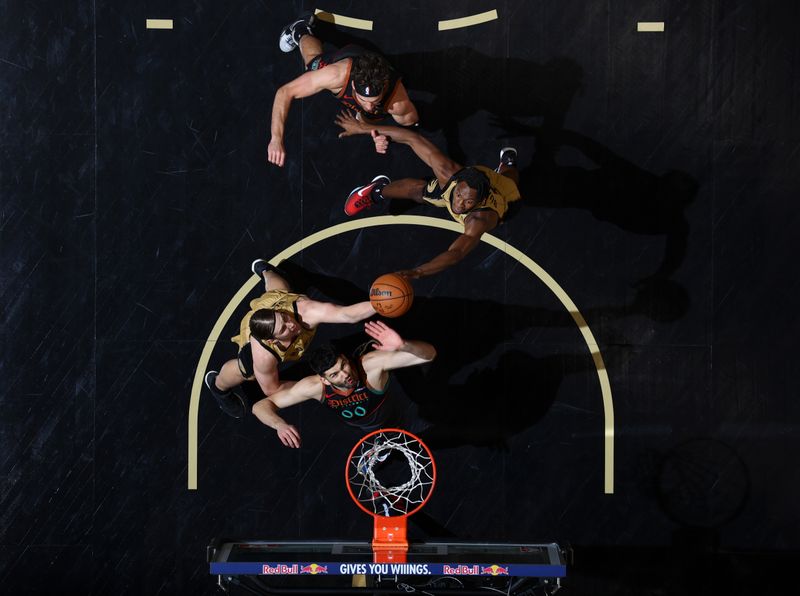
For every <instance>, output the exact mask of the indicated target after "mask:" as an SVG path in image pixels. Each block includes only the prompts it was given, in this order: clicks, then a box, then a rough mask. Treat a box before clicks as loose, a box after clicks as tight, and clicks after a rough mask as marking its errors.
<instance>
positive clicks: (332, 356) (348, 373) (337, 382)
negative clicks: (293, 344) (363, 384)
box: [308, 344, 358, 389]
mask: <svg viewBox="0 0 800 596" xmlns="http://www.w3.org/2000/svg"><path fill="white" fill-rule="evenodd" d="M308 361H309V365H310V366H311V370H313V371H314V372H315V373H317V374H318V375H319V377H320V379H322V382H323V383H324V384H325V385H333V386H334V387H336V388H337V389H353V388H355V386H356V385H357V384H358V374H357V373H356V368H355V366H353V363H352V361H351V360H350V359H349V358H348V357H347V356H345V355H344V354H342V353H340V352H338V351H337V350H336V349H334V347H333V346H332V345H330V344H326V345H324V346H322V347H319V348H317V349H316V350H313V351H312V352H311V353H310V354H309V355H308Z"/></svg>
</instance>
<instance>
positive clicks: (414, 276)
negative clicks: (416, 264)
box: [395, 269, 424, 279]
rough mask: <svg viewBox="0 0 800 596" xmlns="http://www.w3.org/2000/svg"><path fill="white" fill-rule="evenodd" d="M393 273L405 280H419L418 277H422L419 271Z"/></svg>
mask: <svg viewBox="0 0 800 596" xmlns="http://www.w3.org/2000/svg"><path fill="white" fill-rule="evenodd" d="M395 273H396V274H397V275H401V276H403V277H405V278H406V279H419V278H420V277H424V274H423V273H422V271H420V270H419V269H403V270H402V271H395Z"/></svg>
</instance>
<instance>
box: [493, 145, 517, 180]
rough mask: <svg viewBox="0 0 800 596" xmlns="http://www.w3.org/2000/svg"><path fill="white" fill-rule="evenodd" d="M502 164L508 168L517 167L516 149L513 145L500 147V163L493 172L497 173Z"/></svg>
mask: <svg viewBox="0 0 800 596" xmlns="http://www.w3.org/2000/svg"><path fill="white" fill-rule="evenodd" d="M502 166H506V167H509V168H515V167H517V150H516V149H514V148H513V147H503V148H502V149H500V163H499V164H498V166H497V167H496V168H495V169H494V171H495V172H497V173H498V174H499V173H500V168H501V167H502Z"/></svg>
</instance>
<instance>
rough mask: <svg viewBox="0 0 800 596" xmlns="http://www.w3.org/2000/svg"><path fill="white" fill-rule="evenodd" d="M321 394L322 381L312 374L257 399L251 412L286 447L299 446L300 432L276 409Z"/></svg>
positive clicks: (317, 396)
mask: <svg viewBox="0 0 800 596" xmlns="http://www.w3.org/2000/svg"><path fill="white" fill-rule="evenodd" d="M321 394H322V383H321V382H320V380H319V377H317V376H315V375H312V376H310V377H306V378H305V379H303V380H301V381H298V382H297V383H295V384H294V385H293V386H292V387H290V388H289V389H283V390H281V391H278V392H277V393H275V394H273V395H270V396H269V397H265V398H264V399H262V400H260V401H257V402H256V403H255V404H254V405H253V414H255V416H256V418H258V419H259V420H260V421H261V423H262V424H266V425H267V426H269V427H270V428H272V429H275V431H276V432H277V433H278V438H279V439H280V441H281V443H283V444H284V445H286V446H287V447H292V448H295V449H296V448H298V447H300V433H299V432H298V430H297V428H296V427H295V426H293V425H291V424H289V423H288V422H286V421H285V420H284V419H283V418H281V417H280V416H279V415H278V411H279V410H281V409H283V408H288V407H289V406H293V405H295V404H299V403H301V402H304V401H307V400H309V399H319V397H320V395H321Z"/></svg>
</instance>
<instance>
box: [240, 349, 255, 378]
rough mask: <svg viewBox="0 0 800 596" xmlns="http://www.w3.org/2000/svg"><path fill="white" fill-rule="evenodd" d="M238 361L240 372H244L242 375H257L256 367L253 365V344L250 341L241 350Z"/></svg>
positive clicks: (247, 376) (245, 376) (251, 376)
mask: <svg viewBox="0 0 800 596" xmlns="http://www.w3.org/2000/svg"><path fill="white" fill-rule="evenodd" d="M236 361H237V362H238V363H239V372H240V373H242V376H243V377H244V378H245V379H252V378H253V376H255V374H256V371H255V367H254V366H253V346H251V345H250V342H248V343H247V345H245V347H243V348H242V349H241V350H239V356H237V358H236Z"/></svg>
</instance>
